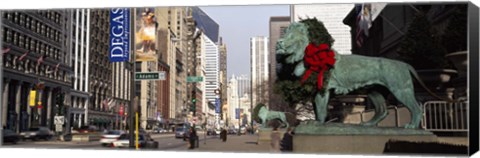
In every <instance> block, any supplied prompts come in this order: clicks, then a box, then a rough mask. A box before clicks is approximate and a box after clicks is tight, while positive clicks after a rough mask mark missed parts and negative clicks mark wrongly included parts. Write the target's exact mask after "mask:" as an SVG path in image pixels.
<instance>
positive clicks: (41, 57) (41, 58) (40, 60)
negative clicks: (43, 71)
mask: <svg viewBox="0 0 480 158" xmlns="http://www.w3.org/2000/svg"><path fill="white" fill-rule="evenodd" d="M42 62H43V55H42V56H40V58H38V60H37V67H38V66H40V64H41V63H42Z"/></svg>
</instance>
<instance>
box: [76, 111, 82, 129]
mask: <svg viewBox="0 0 480 158" xmlns="http://www.w3.org/2000/svg"><path fill="white" fill-rule="evenodd" d="M82 119H83V118H82V114H78V120H77V121H78V127H82V121H81V120H82Z"/></svg>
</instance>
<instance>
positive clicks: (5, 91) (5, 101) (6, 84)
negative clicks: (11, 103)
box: [2, 79, 10, 126]
mask: <svg viewBox="0 0 480 158" xmlns="http://www.w3.org/2000/svg"><path fill="white" fill-rule="evenodd" d="M9 85H10V81H9V80H8V79H6V80H5V82H4V84H3V89H2V97H3V100H2V126H7V118H8V117H7V115H8V113H7V110H8V92H9Z"/></svg>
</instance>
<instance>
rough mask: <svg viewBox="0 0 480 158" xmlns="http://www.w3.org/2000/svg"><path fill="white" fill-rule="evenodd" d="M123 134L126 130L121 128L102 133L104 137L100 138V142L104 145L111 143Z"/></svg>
mask: <svg viewBox="0 0 480 158" xmlns="http://www.w3.org/2000/svg"><path fill="white" fill-rule="evenodd" d="M122 134H125V132H124V131H121V130H111V131H108V132H107V133H105V134H103V135H102V138H100V143H102V146H108V145H111V144H112V142H114V141H116V140H118V138H119V137H120V135H122Z"/></svg>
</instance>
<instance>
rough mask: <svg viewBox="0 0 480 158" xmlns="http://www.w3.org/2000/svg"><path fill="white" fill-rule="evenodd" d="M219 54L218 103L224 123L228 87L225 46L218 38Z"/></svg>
mask: <svg viewBox="0 0 480 158" xmlns="http://www.w3.org/2000/svg"><path fill="white" fill-rule="evenodd" d="M219 52H220V59H219V61H220V101H221V105H222V115H223V116H222V118H223V120H224V121H226V114H227V109H225V108H226V107H227V98H228V96H227V87H228V79H227V45H226V44H225V43H223V40H222V38H221V37H220V42H219ZM224 109H225V110H224Z"/></svg>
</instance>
